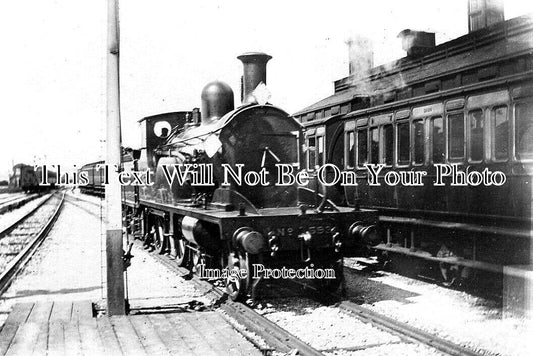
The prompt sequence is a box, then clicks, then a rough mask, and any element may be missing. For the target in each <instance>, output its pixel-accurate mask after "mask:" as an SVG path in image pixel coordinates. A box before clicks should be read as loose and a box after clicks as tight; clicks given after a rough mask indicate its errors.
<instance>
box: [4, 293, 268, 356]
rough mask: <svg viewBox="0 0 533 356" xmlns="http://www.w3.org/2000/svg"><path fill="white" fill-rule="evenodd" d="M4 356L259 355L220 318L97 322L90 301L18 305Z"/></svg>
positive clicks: (189, 315) (7, 328)
mask: <svg viewBox="0 0 533 356" xmlns="http://www.w3.org/2000/svg"><path fill="white" fill-rule="evenodd" d="M0 355H106V356H107V355H261V352H260V351H259V350H257V349H256V348H254V347H253V345H252V344H251V343H249V342H248V341H247V340H246V339H244V338H243V337H242V335H241V334H239V333H238V332H237V331H235V330H234V329H233V328H232V327H231V325H230V324H228V323H227V321H226V320H225V319H224V318H223V317H222V316H221V315H220V314H219V313H218V312H214V311H209V312H182V313H165V314H144V315H132V316H123V317H122V316H121V317H101V318H94V317H93V311H92V304H91V303H90V302H37V303H20V304H16V305H15V306H14V308H13V310H12V311H11V313H10V314H9V317H8V319H7V320H6V322H5V324H4V326H3V328H2V330H1V331H0Z"/></svg>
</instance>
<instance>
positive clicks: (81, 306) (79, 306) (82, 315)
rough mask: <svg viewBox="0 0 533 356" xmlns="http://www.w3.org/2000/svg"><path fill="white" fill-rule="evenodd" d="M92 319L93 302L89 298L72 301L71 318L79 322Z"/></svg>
mask: <svg viewBox="0 0 533 356" xmlns="http://www.w3.org/2000/svg"><path fill="white" fill-rule="evenodd" d="M93 319H94V316H93V303H91V301H89V300H77V301H75V302H73V303H72V317H71V320H77V321H79V322H80V323H85V322H89V323H91V321H92V320H93Z"/></svg>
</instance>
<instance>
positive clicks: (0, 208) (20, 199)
mask: <svg viewBox="0 0 533 356" xmlns="http://www.w3.org/2000/svg"><path fill="white" fill-rule="evenodd" d="M37 196H38V195H37V194H31V195H22V196H16V197H13V198H9V199H6V200H3V201H2V202H0V214H2V213H4V212H6V211H9V210H13V209H16V208H18V207H20V206H22V205H24V204H26V203H27V202H29V201H32V200H33V199H35V198H36V197H37Z"/></svg>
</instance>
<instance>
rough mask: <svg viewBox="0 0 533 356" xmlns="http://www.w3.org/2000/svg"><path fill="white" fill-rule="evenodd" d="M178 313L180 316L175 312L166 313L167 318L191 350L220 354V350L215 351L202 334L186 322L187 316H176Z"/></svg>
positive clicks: (200, 352) (206, 353)
mask: <svg viewBox="0 0 533 356" xmlns="http://www.w3.org/2000/svg"><path fill="white" fill-rule="evenodd" d="M184 314H185V313H184ZM178 315H179V316H181V314H175V315H172V316H171V315H168V316H167V318H168V320H169V321H170V323H171V324H172V325H174V327H175V328H176V330H177V331H178V333H179V335H180V336H181V337H182V338H183V339H184V340H185V342H186V343H187V344H188V345H190V347H191V348H192V350H193V352H195V353H198V354H201V355H220V352H217V350H215V349H214V348H213V347H211V346H210V345H209V344H207V343H206V342H205V338H204V335H202V334H201V333H200V332H199V331H198V330H197V329H196V328H195V327H194V326H193V325H191V324H190V323H189V322H187V319H188V318H184V317H183V318H182V317H178Z"/></svg>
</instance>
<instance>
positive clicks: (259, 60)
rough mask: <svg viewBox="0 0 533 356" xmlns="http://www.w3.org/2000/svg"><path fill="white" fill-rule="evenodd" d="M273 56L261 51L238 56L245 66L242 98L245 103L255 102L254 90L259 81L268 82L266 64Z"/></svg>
mask: <svg viewBox="0 0 533 356" xmlns="http://www.w3.org/2000/svg"><path fill="white" fill-rule="evenodd" d="M271 58H272V57H271V56H269V55H268V54H265V53H261V52H249V53H244V54H242V55H240V56H238V57H237V59H239V60H240V61H241V62H242V64H243V67H244V74H243V78H242V93H241V100H242V103H243V104H249V103H254V102H255V100H254V98H253V96H252V92H253V91H254V90H255V88H257V86H258V85H259V83H261V82H263V84H266V64H267V62H268V61H269V60H270V59H271Z"/></svg>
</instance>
